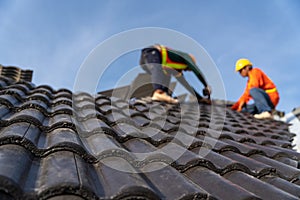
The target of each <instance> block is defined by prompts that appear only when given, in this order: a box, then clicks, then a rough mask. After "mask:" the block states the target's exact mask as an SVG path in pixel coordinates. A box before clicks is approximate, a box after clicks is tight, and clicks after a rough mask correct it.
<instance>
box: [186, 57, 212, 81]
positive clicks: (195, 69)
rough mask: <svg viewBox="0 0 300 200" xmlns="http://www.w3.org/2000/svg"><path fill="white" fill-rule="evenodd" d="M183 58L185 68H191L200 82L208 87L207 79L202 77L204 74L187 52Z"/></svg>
mask: <svg viewBox="0 0 300 200" xmlns="http://www.w3.org/2000/svg"><path fill="white" fill-rule="evenodd" d="M185 60H186V61H187V63H186V64H187V66H188V68H187V70H191V71H192V72H194V74H195V75H196V76H197V78H198V79H199V80H200V81H201V83H202V84H203V85H204V86H205V87H208V84H207V81H206V79H205V77H204V75H203V74H202V72H201V70H200V69H199V68H198V66H197V65H196V63H195V62H194V61H193V59H192V57H191V56H190V55H189V54H187V55H186V56H185Z"/></svg>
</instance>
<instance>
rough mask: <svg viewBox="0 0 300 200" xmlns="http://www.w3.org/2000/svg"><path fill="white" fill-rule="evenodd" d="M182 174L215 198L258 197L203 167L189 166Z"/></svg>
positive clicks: (226, 199)
mask: <svg viewBox="0 0 300 200" xmlns="http://www.w3.org/2000/svg"><path fill="white" fill-rule="evenodd" d="M184 174H185V175H186V176H187V177H188V178H189V179H191V180H192V181H193V182H194V183H196V184H197V185H199V186H200V187H202V188H203V189H205V190H206V191H207V192H208V193H209V194H211V195H212V196H213V197H215V198H217V199H223V200H232V199H253V200H254V199H260V198H259V197H257V196H255V194H253V193H251V192H249V191H247V190H246V189H244V188H242V187H240V186H239V185H237V184H234V183H232V182H230V181H229V180H227V179H224V178H223V177H222V176H220V175H219V174H217V173H215V172H213V171H211V170H209V169H207V168H204V167H194V168H191V169H189V170H188V171H186V172H185V173H184Z"/></svg>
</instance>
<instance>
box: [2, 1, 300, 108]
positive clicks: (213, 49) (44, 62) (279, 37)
mask: <svg viewBox="0 0 300 200" xmlns="http://www.w3.org/2000/svg"><path fill="white" fill-rule="evenodd" d="M299 10H300V1H298V0H251V1H243V0H226V1H223V0H210V1H208V0H186V1H180V0H178V1H176V0H173V1H171V0H165V1H161V0H151V1H146V0H126V1H121V0H111V1H108V0H98V1H96V0H95V1H91V0H87V1H83V0H82V1H80V0H43V1H38V0H19V1H16V0H0V45H1V48H0V64H2V65H4V66H8V65H13V66H18V67H21V68H24V69H32V70H33V71H34V74H33V83H35V84H36V85H44V84H46V85H51V86H52V87H53V88H54V89H60V88H67V89H70V90H72V89H73V87H74V82H75V79H76V75H77V73H78V71H79V69H80V66H81V65H82V63H83V62H84V61H85V59H86V58H87V56H88V55H89V53H90V52H91V51H92V50H93V49H94V48H95V47H97V45H99V44H101V43H102V42H103V41H105V40H107V39H108V38H110V37H112V36H113V35H115V34H119V33H121V32H124V31H128V30H131V29H135V28H143V27H160V28H166V29H170V30H174V31H178V32H180V33H182V34H185V35H187V36H188V37H191V38H192V39H193V40H195V41H196V42H197V43H199V44H200V45H202V47H203V48H204V49H205V50H206V51H207V53H208V54H209V55H210V56H211V58H212V59H213V61H214V62H215V64H216V66H217V68H218V70H219V72H220V75H221V77H222V80H223V83H224V87H225V92H226V97H227V99H228V100H237V99H238V98H239V96H240V95H241V94H242V92H243V91H244V87H245V84H246V79H243V78H242V77H240V76H239V74H237V73H235V72H234V64H235V62H236V60H237V59H238V58H240V57H246V58H249V59H250V60H251V61H252V62H253V64H254V65H255V66H257V67H259V68H261V69H262V70H263V71H264V72H266V74H267V75H269V77H270V78H271V79H272V80H273V81H274V82H275V84H276V85H277V87H278V90H279V92H280V96H281V100H280V103H279V105H278V107H277V108H278V109H279V110H283V111H285V112H289V111H291V110H292V109H293V108H295V107H299V106H300V101H299V100H300V92H299V86H300V84H299V79H298V78H299V74H300V73H299V71H300V67H299V63H298V62H299V58H300V13H299ZM166 45H167V44H166ZM139 55H140V52H139V51H133V52H131V53H128V55H124V58H123V57H122V58H120V59H119V60H116V61H115V62H114V63H112V66H111V68H110V70H108V71H107V72H106V74H105V75H104V76H103V80H101V82H100V83H99V86H98V89H99V90H105V89H110V87H111V86H112V85H114V84H115V82H117V81H118V79H119V78H120V77H121V76H122V74H124V73H126V71H128V70H129V69H130V68H131V67H134V66H137V65H138V60H139ZM196 58H197V57H196ZM197 63H198V64H199V67H200V68H201V60H199V58H198V59H197ZM100 67H101V66H100ZM207 79H208V81H209V82H213V81H214V80H212V79H210V78H209V77H207ZM192 84H198V83H192ZM213 91H216V89H215V88H213Z"/></svg>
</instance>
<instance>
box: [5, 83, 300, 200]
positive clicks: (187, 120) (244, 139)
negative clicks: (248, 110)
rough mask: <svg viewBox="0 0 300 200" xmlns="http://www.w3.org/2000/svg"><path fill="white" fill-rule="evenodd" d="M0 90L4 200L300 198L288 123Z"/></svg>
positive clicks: (21, 86) (24, 86) (32, 89)
mask: <svg viewBox="0 0 300 200" xmlns="http://www.w3.org/2000/svg"><path fill="white" fill-rule="evenodd" d="M0 88H1V89H0V119H1V120H0V127H1V129H0V199H51V200H58V199H72V200H73V199H75V200H78V199H170V200H177V199H230V200H232V199H272V200H273V199H299V197H300V179H299V177H300V170H299V169H298V168H297V167H299V160H300V154H299V153H297V152H295V151H294V150H292V146H291V142H292V139H293V136H294V134H292V133H290V132H289V131H288V125H287V124H286V123H283V122H279V121H274V120H261V121H258V120H256V119H254V118H253V117H251V116H248V115H245V114H242V113H237V112H235V111H231V110H230V109H226V108H225V110H224V111H225V112H224V113H222V109H223V108H222V107H221V106H220V107H219V106H215V107H213V106H211V105H204V104H203V105H202V104H201V105H199V106H198V104H197V105H196V104H188V103H185V104H181V105H168V104H162V103H158V102H146V101H129V102H128V101H124V100H121V99H117V98H114V97H107V96H104V95H101V94H98V95H96V96H91V95H89V94H86V93H81V94H76V95H75V94H74V95H72V93H71V92H70V91H69V90H66V89H61V90H57V91H54V90H53V89H52V88H51V87H49V86H38V87H36V86H35V85H33V84H31V83H28V82H19V83H14V82H12V81H11V80H9V79H6V78H0ZM198 108H199V110H198ZM197 110H198V111H199V112H197ZM219 130H222V131H221V132H218V131H219ZM218 133H220V135H219V134H218Z"/></svg>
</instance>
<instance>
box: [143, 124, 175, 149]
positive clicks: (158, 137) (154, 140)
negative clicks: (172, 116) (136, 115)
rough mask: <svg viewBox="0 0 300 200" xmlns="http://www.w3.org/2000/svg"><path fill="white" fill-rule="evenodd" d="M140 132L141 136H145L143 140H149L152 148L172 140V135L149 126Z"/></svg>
mask: <svg viewBox="0 0 300 200" xmlns="http://www.w3.org/2000/svg"><path fill="white" fill-rule="evenodd" d="M141 131H142V133H143V134H145V136H146V137H145V139H147V140H149V142H150V143H151V144H153V145H154V146H158V145H161V144H164V143H167V142H169V141H171V140H172V139H173V138H174V137H173V136H172V135H170V134H167V133H165V132H163V131H161V130H160V129H157V128H153V127H150V126H146V127H144V128H142V129H141Z"/></svg>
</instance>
